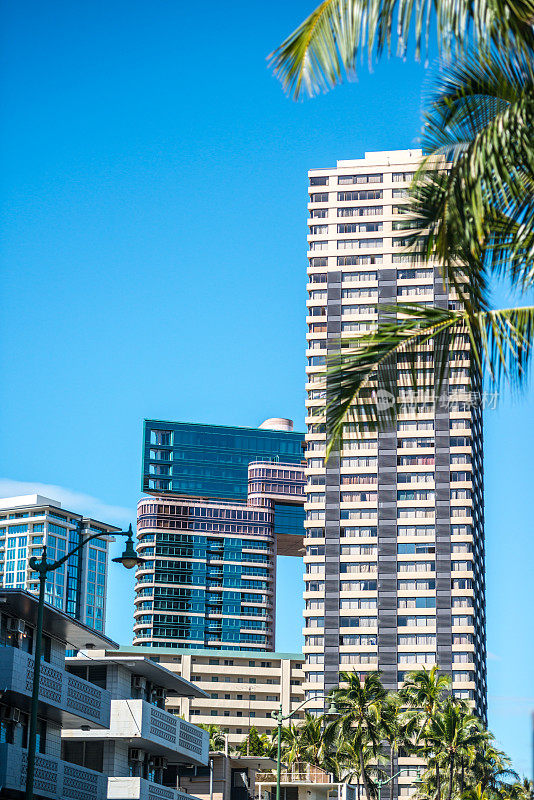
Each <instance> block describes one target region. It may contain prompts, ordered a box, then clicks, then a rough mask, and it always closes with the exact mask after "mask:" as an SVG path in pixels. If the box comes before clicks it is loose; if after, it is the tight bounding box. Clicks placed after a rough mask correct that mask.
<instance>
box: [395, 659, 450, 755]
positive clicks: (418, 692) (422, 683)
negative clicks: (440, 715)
mask: <svg viewBox="0 0 534 800" xmlns="http://www.w3.org/2000/svg"><path fill="white" fill-rule="evenodd" d="M450 686H451V679H450V676H449V675H447V674H446V673H444V672H440V670H439V667H438V666H437V665H436V664H434V666H433V667H432V668H431V669H430V670H427V669H426V668H424V667H423V669H418V670H414V671H413V672H410V673H408V675H407V676H406V679H405V680H404V683H403V685H402V687H401V689H400V691H399V696H400V698H401V701H402V702H403V703H405V704H406V706H407V709H408V710H407V716H408V717H409V718H411V719H412V720H413V721H414V722H415V727H416V729H417V731H416V735H415V744H416V745H417V744H418V742H419V740H420V739H421V738H422V739H423V740H424V738H425V732H426V730H427V727H428V724H429V722H430V720H431V719H432V717H433V716H434V715H435V714H436V713H437V711H438V710H439V709H440V707H441V705H442V703H443V702H444V700H445V697H446V696H447V693H448V691H449V690H450Z"/></svg>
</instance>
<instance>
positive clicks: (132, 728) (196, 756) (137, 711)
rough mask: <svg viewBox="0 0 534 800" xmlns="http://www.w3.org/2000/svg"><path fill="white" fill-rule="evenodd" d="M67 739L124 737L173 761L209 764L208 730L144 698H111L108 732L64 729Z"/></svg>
mask: <svg viewBox="0 0 534 800" xmlns="http://www.w3.org/2000/svg"><path fill="white" fill-rule="evenodd" d="M62 735H63V737H64V738H65V739H80V738H81V739H86V740H91V739H94V740H102V739H104V740H106V739H124V740H127V741H128V743H129V744H130V746H131V747H139V748H141V749H142V750H145V751H146V752H148V753H155V754H160V755H163V756H165V757H166V758H168V759H169V761H170V762H171V763H178V762H180V763H188V764H207V763H208V750H209V736H208V733H207V731H204V730H202V728H198V727H197V726H196V725H191V724H190V723H189V722H185V720H183V719H180V718H179V717H176V716H174V714H169V712H168V711H163V709H161V708H158V707H157V706H153V705H151V704H150V703H147V702H146V701H145V700H112V701H111V720H110V726H109V730H108V731H96V730H95V731H63V734H62Z"/></svg>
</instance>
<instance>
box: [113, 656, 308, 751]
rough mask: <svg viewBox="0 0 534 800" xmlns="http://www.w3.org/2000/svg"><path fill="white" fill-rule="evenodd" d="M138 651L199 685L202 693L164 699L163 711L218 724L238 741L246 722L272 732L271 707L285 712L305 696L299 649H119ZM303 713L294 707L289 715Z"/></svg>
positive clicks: (243, 732) (261, 729) (234, 741)
mask: <svg viewBox="0 0 534 800" xmlns="http://www.w3.org/2000/svg"><path fill="white" fill-rule="evenodd" d="M124 652H131V653H135V654H139V653H140V652H141V653H143V654H144V655H146V656H147V657H149V658H151V659H152V660H155V661H157V662H158V663H160V664H162V665H163V666H165V667H167V669H169V670H171V671H173V672H176V673H178V674H179V675H181V676H182V677H183V678H186V679H187V680H189V681H191V682H192V683H194V684H195V686H198V687H199V688H200V689H203V690H204V691H205V692H206V693H207V694H208V695H209V697H208V699H204V698H194V699H193V698H191V699H190V698H186V697H182V698H168V700H167V706H166V708H167V710H168V711H171V712H173V713H176V714H180V715H183V716H184V718H185V719H187V720H189V721H191V722H193V723H195V724H197V725H198V724H205V725H218V726H220V727H221V728H223V729H224V730H225V731H227V732H228V734H229V736H228V740H229V743H230V745H234V744H238V743H239V742H241V741H242V740H243V739H244V737H245V736H246V734H247V732H248V730H249V728H250V727H255V728H256V729H257V730H258V732H260V733H270V732H271V730H272V729H273V727H274V722H273V719H272V717H271V711H273V710H275V709H277V708H278V707H279V706H280V704H281V705H282V711H283V713H284V714H288V713H289V711H291V710H292V709H294V708H296V706H298V705H299V703H301V702H302V701H303V700H304V692H303V688H302V680H303V672H302V662H303V656H302V655H300V654H297V653H258V652H255V651H250V652H236V651H234V650H218V651H213V650H189V649H174V648H158V650H157V651H154V650H153V649H151V648H142V647H132V648H127V647H123V648H121V653H124ZM303 716H304V711H301V712H298V713H297V714H296V715H295V716H294V717H293V719H294V720H296V719H299V718H302V717H303Z"/></svg>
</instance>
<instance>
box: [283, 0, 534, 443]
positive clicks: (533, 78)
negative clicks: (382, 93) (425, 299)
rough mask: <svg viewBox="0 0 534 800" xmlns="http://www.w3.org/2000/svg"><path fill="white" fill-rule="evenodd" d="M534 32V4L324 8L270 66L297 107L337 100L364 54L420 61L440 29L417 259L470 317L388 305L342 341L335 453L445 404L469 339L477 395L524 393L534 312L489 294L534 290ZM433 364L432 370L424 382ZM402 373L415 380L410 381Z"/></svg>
mask: <svg viewBox="0 0 534 800" xmlns="http://www.w3.org/2000/svg"><path fill="white" fill-rule="evenodd" d="M533 20H534V2H533V0H526V1H525V2H522V1H521V2H515V0H485V1H484V2H483V3H472V2H470V0H456V1H455V2H454V3H449V2H446V0H420V1H419V2H417V3H414V2H413V0H324V1H323V2H322V3H321V4H320V5H319V6H318V8H317V9H316V10H315V11H314V12H313V13H312V14H311V15H310V16H309V17H308V18H307V19H306V20H305V21H304V22H303V23H302V24H301V25H300V26H299V28H298V29H297V30H296V31H295V32H294V33H293V34H291V36H289V37H288V39H286V41H285V42H283V43H282V45H280V47H279V48H278V49H277V50H276V51H275V53H273V54H272V56H271V64H272V66H273V68H274V70H275V72H276V74H277V75H278V77H279V78H280V79H281V80H282V82H283V84H284V87H285V88H286V90H287V91H289V92H291V93H293V95H294V96H295V97H299V96H301V95H302V94H304V93H307V94H310V95H312V94H314V93H316V92H317V91H320V90H326V89H330V88H332V87H333V86H335V85H336V84H337V83H339V82H340V81H341V79H342V77H343V75H344V74H346V75H348V76H350V75H352V74H353V73H354V72H355V69H356V63H357V59H358V56H359V54H361V53H362V51H365V50H367V53H368V56H369V58H370V60H372V59H373V58H374V57H375V56H376V57H380V56H381V55H382V54H383V52H384V51H386V50H388V51H389V49H390V47H391V41H392V39H393V38H395V36H396V39H397V50H398V52H399V53H400V54H402V55H404V54H405V53H406V51H407V46H408V41H409V40H410V39H412V38H413V41H414V42H415V51H416V55H418V54H419V53H420V51H421V49H422V48H424V47H425V46H426V43H427V42H428V38H429V35H430V33H431V26H433V25H435V26H436V28H435V30H436V35H437V41H438V44H439V45H440V48H441V53H442V56H444V57H442V60H441V63H440V69H439V71H438V72H437V74H436V77H435V89H434V92H433V94H432V96H431V97H430V98H429V100H428V102H427V109H426V114H425V124H424V129H423V137H422V139H423V141H422V144H423V151H424V152H425V154H426V155H425V158H424V159H423V162H422V164H421V167H420V169H419V170H418V172H417V174H416V177H415V179H414V181H413V183H412V186H411V188H410V192H409V194H410V202H409V205H408V208H407V211H408V217H407V223H409V225H410V228H413V229H414V232H413V233H412V234H411V235H410V236H408V237H407V238H408V239H409V241H410V244H409V247H408V249H407V253H409V254H410V253H411V254H412V255H413V256H414V259H417V260H418V261H420V262H421V261H423V262H425V261H426V262H428V263H429V264H432V265H433V264H438V265H439V267H440V269H441V271H442V275H443V281H444V285H445V286H446V287H448V288H449V289H450V290H452V291H453V292H454V294H455V295H456V297H457V300H456V305H457V307H456V308H455V309H454V310H446V309H441V308H432V307H430V308H429V307H427V306H425V305H421V304H417V303H412V304H397V305H395V306H384V305H382V304H380V306H379V310H380V318H379V323H378V326H377V329H376V330H375V331H373V332H371V333H368V334H364V335H362V336H358V337H354V338H351V339H345V338H343V340H342V341H340V342H339V349H338V351H337V352H333V353H332V352H331V353H330V355H329V357H328V359H327V369H326V373H325V381H324V384H325V387H326V397H327V414H326V426H327V438H328V446H327V454H330V452H331V450H332V449H333V448H336V449H337V448H338V447H339V446H340V445H341V443H342V439H343V429H344V425H345V424H346V423H347V422H355V423H356V428H357V430H360V431H362V430H373V429H376V428H384V427H386V426H387V425H389V424H392V423H393V422H394V420H395V418H396V414H397V412H398V410H399V407H400V405H401V404H402V389H403V388H404V387H406V386H409V387H410V388H411V389H413V390H415V391H416V392H417V391H419V390H421V389H433V391H434V396H435V397H438V396H439V395H440V390H441V387H442V386H443V385H444V381H445V379H446V378H450V372H449V356H450V353H451V352H452V351H454V349H455V347H456V345H457V343H458V341H459V338H460V337H462V338H467V339H468V342H469V346H470V351H471V371H472V376H471V389H476V388H479V387H481V386H483V385H485V386H487V388H488V389H489V390H490V391H496V390H498V389H499V388H500V387H501V385H502V384H503V382H507V383H508V384H509V385H511V386H512V388H514V389H516V388H521V387H522V386H523V385H524V383H525V379H526V377H527V374H528V366H529V362H530V358H531V355H532V347H533V344H534V306H532V305H530V304H524V305H520V304H518V306H517V307H512V308H505V309H494V308H492V303H491V296H490V288H491V286H492V283H493V282H494V281H495V279H501V278H505V279H506V280H507V282H508V283H509V285H510V287H511V288H512V289H513V290H515V292H516V293H517V294H518V295H521V294H522V293H524V292H526V291H528V290H530V289H531V288H532V286H533V284H534V127H533V126H532V119H533V117H534V33H533V26H532V22H533ZM451 53H455V56H456V57H455V58H452V59H451V58H448V57H447V56H448V55H449V54H451ZM331 344H332V343H331ZM428 352H430V353H431V354H432V355H433V364H434V366H433V369H429V370H426V371H424V370H416V368H415V364H416V361H417V357H418V356H420V355H421V354H423V353H428ZM399 362H402V363H403V365H406V363H407V365H408V367H409V370H408V375H407V376H403V378H402V382H401V381H400V380H399V374H398V369H397V367H398V364H399ZM484 381H485V383H484ZM384 399H385V400H386V402H381V401H384Z"/></svg>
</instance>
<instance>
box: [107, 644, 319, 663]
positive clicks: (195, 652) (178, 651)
mask: <svg viewBox="0 0 534 800" xmlns="http://www.w3.org/2000/svg"><path fill="white" fill-rule="evenodd" d="M139 652H140V653H143V655H148V656H149V657H151V658H157V657H158V656H161V655H164V656H181V655H191V656H209V657H210V658H254V659H260V660H265V659H269V658H276V659H287V658H291V659H293V660H295V661H304V656H303V655H302V653H279V652H264V651H261V652H260V651H258V650H212V649H211V648H201V649H193V648H189V647H137V646H135V647H134V646H133V645H127V646H126V645H121V646H120V647H119V653H139Z"/></svg>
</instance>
